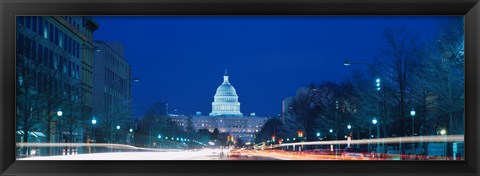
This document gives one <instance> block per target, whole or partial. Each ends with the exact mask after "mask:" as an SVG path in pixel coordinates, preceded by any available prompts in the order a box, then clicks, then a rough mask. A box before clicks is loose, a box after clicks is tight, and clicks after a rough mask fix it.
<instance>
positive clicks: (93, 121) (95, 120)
mask: <svg viewBox="0 0 480 176" xmlns="http://www.w3.org/2000/svg"><path fill="white" fill-rule="evenodd" d="M92 124H93V125H95V124H97V119H95V116H93V119H92Z"/></svg>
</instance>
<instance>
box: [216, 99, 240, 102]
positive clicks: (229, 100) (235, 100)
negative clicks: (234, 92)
mask: <svg viewBox="0 0 480 176" xmlns="http://www.w3.org/2000/svg"><path fill="white" fill-rule="evenodd" d="M215 102H238V98H215Z"/></svg>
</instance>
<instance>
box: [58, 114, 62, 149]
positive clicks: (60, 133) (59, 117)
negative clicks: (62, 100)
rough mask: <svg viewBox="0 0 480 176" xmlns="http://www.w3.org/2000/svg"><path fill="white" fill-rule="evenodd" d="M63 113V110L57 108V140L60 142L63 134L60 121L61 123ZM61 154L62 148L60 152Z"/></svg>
mask: <svg viewBox="0 0 480 176" xmlns="http://www.w3.org/2000/svg"><path fill="white" fill-rule="evenodd" d="M62 115H63V112H62V110H61V109H58V111H57V116H58V142H59V143H62V141H63V134H62V123H61V117H62ZM60 153H61V154H62V155H63V149H62V151H61V152H60Z"/></svg>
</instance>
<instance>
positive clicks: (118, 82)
mask: <svg viewBox="0 0 480 176" xmlns="http://www.w3.org/2000/svg"><path fill="white" fill-rule="evenodd" d="M104 69H105V70H104V71H105V85H106V86H107V87H110V88H112V89H115V90H117V91H118V92H120V93H121V94H123V95H126V94H127V92H128V91H127V90H128V80H127V79H125V78H122V77H120V76H119V75H118V74H117V73H115V72H113V71H112V70H110V69H108V68H106V67H105V68H104Z"/></svg>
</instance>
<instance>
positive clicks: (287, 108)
mask: <svg viewBox="0 0 480 176" xmlns="http://www.w3.org/2000/svg"><path fill="white" fill-rule="evenodd" d="M293 98H294V97H287V98H285V99H283V101H282V116H281V117H282V122H284V123H285V118H286V117H287V115H288V113H289V112H290V108H291V106H290V104H291V103H292V101H293Z"/></svg>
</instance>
